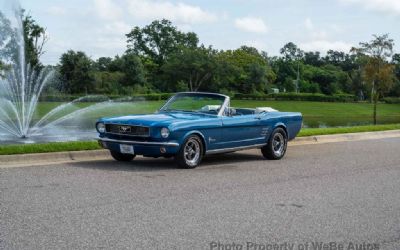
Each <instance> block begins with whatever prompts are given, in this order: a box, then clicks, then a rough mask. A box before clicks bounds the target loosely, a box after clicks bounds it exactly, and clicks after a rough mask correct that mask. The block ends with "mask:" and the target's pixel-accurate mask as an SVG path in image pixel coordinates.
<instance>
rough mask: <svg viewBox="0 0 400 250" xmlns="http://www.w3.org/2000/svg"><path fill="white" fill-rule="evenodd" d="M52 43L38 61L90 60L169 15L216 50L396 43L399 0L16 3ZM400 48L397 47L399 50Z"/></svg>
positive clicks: (72, 0)
mask: <svg viewBox="0 0 400 250" xmlns="http://www.w3.org/2000/svg"><path fill="white" fill-rule="evenodd" d="M20 2H21V5H22V7H23V8H24V9H26V10H27V11H28V12H29V13H30V14H31V15H32V16H33V17H34V19H36V20H37V21H38V22H39V23H40V24H41V25H42V26H45V27H47V32H48V33H49V36H50V41H49V42H48V44H47V46H46V51H47V52H46V54H45V55H44V56H43V58H42V61H43V62H44V63H46V64H56V63H58V61H59V57H60V55H61V54H62V53H63V52H65V51H67V50H69V49H73V50H81V51H84V52H86V53H87V54H88V55H89V56H90V57H92V58H93V59H97V58H98V57H101V56H114V55H117V54H122V53H123V52H124V51H125V49H126V37H125V34H126V33H128V32H129V31H130V30H131V28H132V27H134V26H144V25H146V24H148V23H150V22H151V21H152V20H154V19H161V18H167V19H169V20H171V21H172V22H173V23H174V24H175V25H176V26H178V28H179V29H181V30H184V31H194V32H196V33H197V34H198V36H199V38H200V42H201V43H203V44H205V45H213V46H214V48H216V49H234V48H238V47H239V46H241V45H250V46H254V47H256V48H258V49H260V50H265V51H267V52H268V54H270V55H277V54H279V49H280V48H281V47H282V46H283V45H284V44H285V43H287V42H289V41H292V42H294V43H296V44H297V45H299V46H300V48H302V49H303V50H306V51H310V50H312V51H315V50H318V51H321V52H322V53H324V52H325V51H326V50H328V49H336V50H342V51H346V52H347V51H348V50H349V48H350V47H351V46H354V45H357V44H358V42H360V41H368V40H370V39H371V35H372V34H384V33H389V34H390V37H391V38H393V39H395V42H397V44H399V45H400V33H399V24H400V0H281V1H277V0H218V1H217V0H205V1H193V0H181V1H175V0H68V1H66V0H51V1H49V0H47V1H46V0H20ZM395 48H396V50H397V51H399V48H400V47H399V46H398V45H396V47H395Z"/></svg>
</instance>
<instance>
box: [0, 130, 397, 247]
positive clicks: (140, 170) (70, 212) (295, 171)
mask: <svg viewBox="0 0 400 250" xmlns="http://www.w3.org/2000/svg"><path fill="white" fill-rule="evenodd" d="M0 192H1V193H0V248H2V249H97V248H102V249H170V248H174V249H240V246H241V245H243V249H247V248H246V247H247V246H248V247H249V248H248V249H274V248H272V247H274V246H275V247H276V246H279V247H281V248H280V249H306V248H305V247H306V244H308V246H309V247H308V249H313V248H312V247H313V243H314V244H315V242H323V243H329V242H333V243H330V244H343V246H344V248H343V249H357V248H355V247H356V245H351V244H358V245H357V246H358V247H360V245H359V244H364V248H358V249H377V248H376V247H379V249H400V139H399V138H397V139H382V140H368V141H357V142H345V143H330V144H320V145H307V146H292V147H289V149H288V153H287V155H286V157H285V158H284V159H283V160H281V161H268V160H263V158H262V157H261V155H260V154H259V152H258V151H256V150H253V151H243V152H240V153H234V154H227V155H219V156H213V157H209V158H206V159H205V160H204V162H203V164H202V165H201V166H200V167H198V168H197V169H194V170H183V169H176V168H175V165H174V163H173V161H172V160H168V159H144V158H138V159H136V160H135V161H134V162H132V163H128V164H125V163H118V162H114V161H111V160H110V161H100V162H90V163H74V164H63V165H54V166H41V167H26V168H11V169H0ZM233 244H235V247H233ZM255 244H258V245H255ZM274 244H277V245H274ZM293 244H294V245H293ZM332 246H333V245H332ZM352 246H353V247H354V248H351V247H352ZM291 247H293V248H291ZM349 247H350V248H349ZM275 249H278V248H275ZM327 249H335V248H327ZM339 249H340V248H339Z"/></svg>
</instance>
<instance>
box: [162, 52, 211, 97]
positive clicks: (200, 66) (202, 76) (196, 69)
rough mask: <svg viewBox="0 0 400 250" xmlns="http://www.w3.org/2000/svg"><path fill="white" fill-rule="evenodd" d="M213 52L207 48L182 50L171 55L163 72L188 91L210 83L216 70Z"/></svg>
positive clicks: (196, 89)
mask: <svg viewBox="0 0 400 250" xmlns="http://www.w3.org/2000/svg"><path fill="white" fill-rule="evenodd" d="M215 53H216V52H215V51H214V50H213V49H212V48H211V47H209V48H206V47H204V46H201V47H199V48H185V47H184V48H182V49H181V50H179V51H177V52H175V53H174V54H172V55H171V57H170V58H169V60H168V61H167V63H166V64H165V65H164V66H163V68H162V69H163V72H164V73H165V74H166V75H168V76H169V79H170V80H172V81H174V82H175V83H179V82H182V81H183V82H185V83H186V84H187V87H188V89H189V90H190V91H198V90H199V89H200V88H201V87H203V86H204V85H205V84H206V83H210V80H211V77H212V76H213V74H214V72H215V68H216V62H215Z"/></svg>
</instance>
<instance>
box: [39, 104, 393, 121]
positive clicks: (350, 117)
mask: <svg viewBox="0 0 400 250" xmlns="http://www.w3.org/2000/svg"><path fill="white" fill-rule="evenodd" d="M163 103H164V101H146V102H136V103H114V104H110V105H106V106H101V105H100V107H99V108H98V109H94V110H92V111H88V112H85V113H84V117H85V119H91V124H92V123H93V121H94V120H96V119H97V118H99V117H103V116H118V115H126V114H139V113H140V114H143V113H153V112H154V111H156V110H157V109H158V108H160V107H161V106H162V104H163ZM91 104H93V103H78V104H76V105H77V107H80V108H82V107H87V106H89V105H91ZM58 105H60V103H55V102H42V103H39V108H38V112H37V114H36V117H37V118H36V119H38V118H39V117H42V116H43V115H45V114H46V113H47V112H49V111H50V110H51V109H53V108H54V107H56V106H58ZM231 105H232V106H233V107H244V108H255V107H265V106H267V107H273V108H275V109H278V110H280V111H295V112H301V113H302V114H303V117H304V124H305V125H306V126H307V127H341V126H356V125H369V124H371V122H372V104H369V103H330V102H302V101H245V100H233V101H232V104H231ZM75 108H76V107H75ZM72 109H73V108H71V110H72ZM378 123H379V124H393V123H400V104H379V105H378Z"/></svg>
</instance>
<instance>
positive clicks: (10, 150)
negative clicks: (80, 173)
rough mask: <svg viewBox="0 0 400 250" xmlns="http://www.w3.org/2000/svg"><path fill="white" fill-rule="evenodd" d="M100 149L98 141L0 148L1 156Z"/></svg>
mask: <svg viewBox="0 0 400 250" xmlns="http://www.w3.org/2000/svg"><path fill="white" fill-rule="evenodd" d="M95 149H100V146H99V144H98V143H97V142H96V141H82V142H51V143H40V144H39V143H38V144H23V145H4V146H0V155H15V154H33V153H53V152H63V151H85V150H95Z"/></svg>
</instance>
